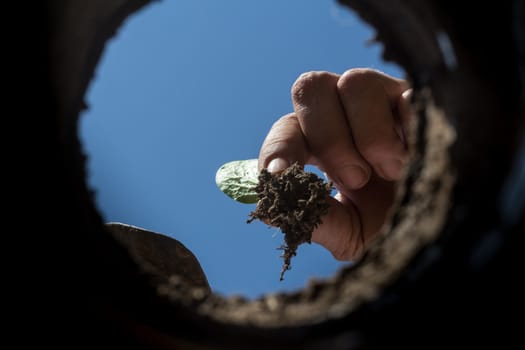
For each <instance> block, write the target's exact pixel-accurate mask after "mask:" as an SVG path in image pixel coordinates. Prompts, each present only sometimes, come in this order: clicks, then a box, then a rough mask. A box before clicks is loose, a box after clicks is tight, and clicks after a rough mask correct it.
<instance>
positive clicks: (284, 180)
mask: <svg viewBox="0 0 525 350" xmlns="http://www.w3.org/2000/svg"><path fill="white" fill-rule="evenodd" d="M255 190H256V191H257V195H258V196H259V202H258V203H257V207H256V209H255V211H253V212H251V213H250V219H249V220H248V223H250V222H252V221H253V220H255V219H258V220H261V221H262V222H264V223H266V224H268V225H270V226H274V227H279V228H280V229H281V232H282V233H283V234H284V244H283V245H282V246H281V247H279V249H281V250H283V255H282V256H281V257H282V258H283V259H284V263H283V268H282V270H281V275H280V280H281V281H282V280H283V276H284V273H285V272H286V271H287V270H289V269H290V268H291V259H292V257H294V256H295V255H297V248H298V247H299V245H301V244H302V243H305V242H306V243H311V239H312V232H313V230H314V229H315V228H316V227H317V226H318V225H319V224H320V223H321V216H323V215H324V214H326V213H327V211H328V207H329V204H328V201H327V198H328V196H329V195H330V192H331V190H332V186H331V184H330V183H327V182H325V181H324V180H323V179H321V178H319V177H318V176H317V175H316V174H314V173H311V172H305V171H303V169H302V167H301V166H300V165H299V164H298V163H295V164H293V165H292V166H290V167H289V168H287V169H286V170H284V171H283V172H281V173H279V174H271V173H269V172H268V171H267V170H266V169H263V170H261V173H260V174H259V184H258V185H257V187H256V189H255Z"/></svg>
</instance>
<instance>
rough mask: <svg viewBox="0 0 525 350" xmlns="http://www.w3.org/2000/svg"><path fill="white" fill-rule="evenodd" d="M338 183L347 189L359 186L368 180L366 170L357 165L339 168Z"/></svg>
mask: <svg viewBox="0 0 525 350" xmlns="http://www.w3.org/2000/svg"><path fill="white" fill-rule="evenodd" d="M338 173H339V176H338V177H339V181H338V182H339V183H340V184H341V185H343V186H344V187H345V188H347V189H349V190H355V189H358V188H361V187H363V186H364V185H365V183H366V182H367V181H368V177H369V175H368V172H367V171H366V170H365V169H363V168H362V167H360V166H358V165H348V166H346V167H344V168H342V169H340V170H339V172H338Z"/></svg>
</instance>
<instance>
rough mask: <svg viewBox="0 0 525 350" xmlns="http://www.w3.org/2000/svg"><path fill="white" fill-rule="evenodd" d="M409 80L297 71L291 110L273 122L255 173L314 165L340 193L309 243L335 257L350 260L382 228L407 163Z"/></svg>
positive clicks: (356, 72)
mask: <svg viewBox="0 0 525 350" xmlns="http://www.w3.org/2000/svg"><path fill="white" fill-rule="evenodd" d="M410 93H411V90H410V89H409V85H408V83H407V82H406V81H404V80H401V79H397V78H394V77H391V76H388V75H386V74H384V73H381V72H379V71H375V70H372V69H361V68H356V69H351V70H348V71H346V72H345V73H344V74H342V75H338V74H334V73H330V72H309V73H304V74H302V75H301V76H300V77H299V78H298V79H297V80H296V82H295V83H294V84H293V86H292V89H291V97H292V102H293V109H294V110H293V112H292V113H289V114H286V115H284V116H283V117H281V118H280V119H279V120H277V121H276V122H275V123H274V125H273V126H272V128H271V130H270V131H269V132H268V135H267V136H266V138H265V140H264V142H263V145H262V147H261V150H260V153H259V168H267V169H268V170H269V171H270V172H279V171H282V170H283V169H285V168H286V167H288V166H289V165H291V164H293V163H294V162H296V161H298V162H299V163H300V164H303V165H304V164H311V165H315V166H317V167H318V168H319V169H320V170H321V171H323V172H324V173H325V174H326V176H327V177H328V178H329V179H330V180H331V181H333V183H334V186H335V187H336V189H337V194H336V195H335V196H334V198H331V199H330V202H331V207H330V209H329V211H328V214H326V215H325V216H324V217H323V218H322V221H323V223H322V224H321V225H320V226H319V227H318V228H317V229H316V230H315V231H314V232H313V234H312V241H313V242H316V243H319V244H321V245H322V246H324V247H325V248H326V249H328V250H329V251H330V252H331V253H332V255H333V256H334V257H335V258H336V259H338V260H343V261H346V260H355V259H357V258H358V257H359V256H361V254H362V253H363V252H364V251H366V248H367V247H368V245H369V243H370V242H371V241H372V240H373V238H374V237H375V236H376V235H377V233H378V232H379V230H380V229H381V227H382V225H383V224H384V222H385V220H386V218H387V215H388V212H389V210H390V208H391V206H392V203H393V199H394V191H395V186H396V184H397V183H398V181H399V180H400V179H401V178H402V176H403V170H404V167H405V165H406V163H407V161H408V153H407V147H406V140H405V134H406V130H407V127H408V122H409V120H410V118H411V113H410V109H409V103H408V101H409V98H410Z"/></svg>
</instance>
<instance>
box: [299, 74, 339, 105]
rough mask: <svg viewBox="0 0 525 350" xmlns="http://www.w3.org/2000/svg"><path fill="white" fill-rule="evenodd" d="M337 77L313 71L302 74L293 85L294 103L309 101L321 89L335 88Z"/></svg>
mask: <svg viewBox="0 0 525 350" xmlns="http://www.w3.org/2000/svg"><path fill="white" fill-rule="evenodd" d="M336 79H337V76H336V75H335V74H333V73H330V72H325V71H311V72H306V73H303V74H301V75H300V76H299V77H298V78H297V79H296V80H295V82H294V83H293V85H292V89H291V94H292V98H293V100H294V101H296V102H298V103H301V102H302V101H305V100H308V99H309V97H311V96H313V95H314V94H315V92H316V91H318V90H319V89H324V88H327V87H329V86H335V82H336Z"/></svg>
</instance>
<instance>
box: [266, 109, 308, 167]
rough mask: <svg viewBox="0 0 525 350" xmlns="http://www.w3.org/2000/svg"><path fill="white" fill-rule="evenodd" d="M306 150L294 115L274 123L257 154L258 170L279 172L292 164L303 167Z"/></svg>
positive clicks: (305, 159)
mask: <svg viewBox="0 0 525 350" xmlns="http://www.w3.org/2000/svg"><path fill="white" fill-rule="evenodd" d="M307 159H308V148H307V145H306V141H305V140H304V136H303V133H302V131H301V127H300V125H299V121H298V120H297V117H296V115H295V114H294V113H290V114H287V115H285V116H284V117H282V118H280V119H279V120H278V121H276V122H275V123H274V124H273V126H272V128H271V129H270V131H269V132H268V135H266V138H265V140H264V142H263V145H262V147H261V150H260V152H259V169H268V171H269V172H271V173H275V172H280V171H283V170H284V169H286V168H287V167H289V166H290V165H291V164H293V163H294V162H299V164H301V165H304V164H305V163H306V161H307Z"/></svg>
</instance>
